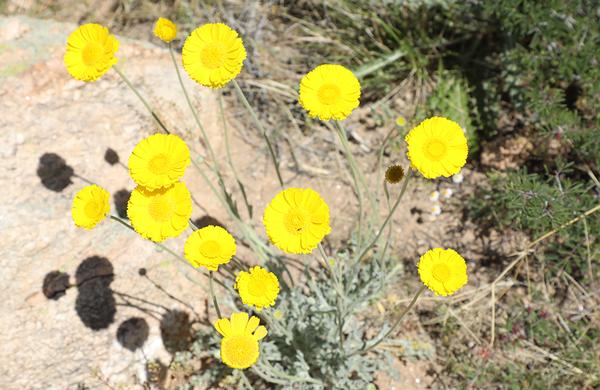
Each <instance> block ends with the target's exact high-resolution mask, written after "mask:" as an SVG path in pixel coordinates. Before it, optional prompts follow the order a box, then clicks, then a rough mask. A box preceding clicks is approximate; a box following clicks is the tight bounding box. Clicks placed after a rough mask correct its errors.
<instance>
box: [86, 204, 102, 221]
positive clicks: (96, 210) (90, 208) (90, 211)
mask: <svg viewBox="0 0 600 390" xmlns="http://www.w3.org/2000/svg"><path fill="white" fill-rule="evenodd" d="M83 211H84V212H85V215H87V216H88V218H92V219H95V218H97V217H98V216H99V215H100V212H101V211H102V207H101V206H100V203H98V202H96V201H93V200H92V201H90V202H87V203H86V204H85V207H84V209H83Z"/></svg>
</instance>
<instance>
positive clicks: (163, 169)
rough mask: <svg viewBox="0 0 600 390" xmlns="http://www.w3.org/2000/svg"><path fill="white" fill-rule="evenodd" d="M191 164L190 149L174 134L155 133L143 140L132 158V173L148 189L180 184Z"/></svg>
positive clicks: (135, 149) (130, 168) (133, 177)
mask: <svg viewBox="0 0 600 390" xmlns="http://www.w3.org/2000/svg"><path fill="white" fill-rule="evenodd" d="M189 164H190V150H189V149H188V147H187V145H186V144H185V142H183V140H182V139H181V138H179V137H178V136H176V135H173V134H154V135H151V136H149V137H147V138H144V139H143V140H141V141H140V142H139V143H138V144H137V145H136V146H135V148H134V149H133V152H132V153H131V156H129V173H130V174H131V178H132V179H133V181H135V182H136V183H137V184H138V185H140V186H143V187H146V189H148V190H155V189H158V188H163V187H168V186H170V185H171V184H173V183H175V182H176V181H178V180H179V179H180V178H181V177H182V176H183V174H184V172H185V169H186V168H187V166H188V165H189Z"/></svg>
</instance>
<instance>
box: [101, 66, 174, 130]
mask: <svg viewBox="0 0 600 390" xmlns="http://www.w3.org/2000/svg"><path fill="white" fill-rule="evenodd" d="M112 68H113V69H114V70H115V72H117V73H118V74H119V76H121V79H122V80H123V81H124V82H125V84H127V86H128V87H129V89H131V90H132V91H133V93H134V94H135V95H136V96H137V97H138V98H139V99H140V101H141V102H142V104H144V106H145V107H146V109H147V110H148V112H149V113H150V115H152V118H154V120H155V121H156V123H158V125H159V126H160V127H161V128H162V129H163V130H164V132H165V133H167V134H171V133H170V132H169V130H167V128H166V127H165V125H164V124H163V123H162V121H161V120H160V118H159V117H158V115H157V114H156V113H155V112H154V110H153V109H152V107H150V104H148V102H147V101H146V99H144V97H143V96H142V95H141V94H140V93H139V92H138V90H137V89H136V88H135V87H134V86H133V84H132V83H131V81H129V79H128V78H127V77H126V76H125V74H124V73H123V72H121V70H120V69H119V68H118V67H117V66H113V67H112Z"/></svg>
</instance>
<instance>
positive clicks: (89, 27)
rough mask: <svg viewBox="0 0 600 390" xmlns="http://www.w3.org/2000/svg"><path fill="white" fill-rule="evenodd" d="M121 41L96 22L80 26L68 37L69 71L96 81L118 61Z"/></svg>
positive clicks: (82, 77) (67, 61)
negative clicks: (117, 54) (116, 55)
mask: <svg viewBox="0 0 600 390" xmlns="http://www.w3.org/2000/svg"><path fill="white" fill-rule="evenodd" d="M118 49H119V41H117V39H116V38H115V37H114V35H110V33H109V32H108V28H106V27H104V26H101V25H99V24H95V23H87V24H83V25H81V26H79V27H78V28H77V29H76V30H75V31H73V32H72V33H71V35H69V38H67V51H66V52H65V56H64V63H65V66H66V67H67V71H68V72H69V73H70V74H71V76H73V77H74V78H76V79H77V80H81V81H96V80H97V79H99V78H100V77H102V75H103V74H104V73H106V72H108V70H109V69H110V68H111V67H112V66H113V65H114V64H116V63H117V59H116V58H115V53H116V51H117V50H118Z"/></svg>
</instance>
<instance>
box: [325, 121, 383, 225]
mask: <svg viewBox="0 0 600 390" xmlns="http://www.w3.org/2000/svg"><path fill="white" fill-rule="evenodd" d="M333 123H334V125H335V127H336V129H337V131H338V136H339V138H340V142H341V143H342V146H343V147H344V152H345V153H346V158H347V159H348V164H350V169H352V171H354V174H355V175H356V177H358V180H360V183H361V184H362V186H363V189H364V191H365V192H366V193H367V197H368V198H369V202H370V203H371V209H372V210H371V213H372V215H373V216H374V217H377V216H378V214H379V213H378V211H379V210H378V208H377V202H376V201H375V198H374V196H373V194H372V193H371V191H370V188H369V186H368V185H367V180H366V179H365V177H364V175H363V174H362V171H361V170H360V169H359V168H358V163H357V162H356V159H355V158H354V155H353V154H352V151H351V150H350V144H349V143H348V136H347V135H346V130H345V129H344V128H343V127H342V125H341V123H340V122H339V121H333ZM357 190H358V188H357Z"/></svg>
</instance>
